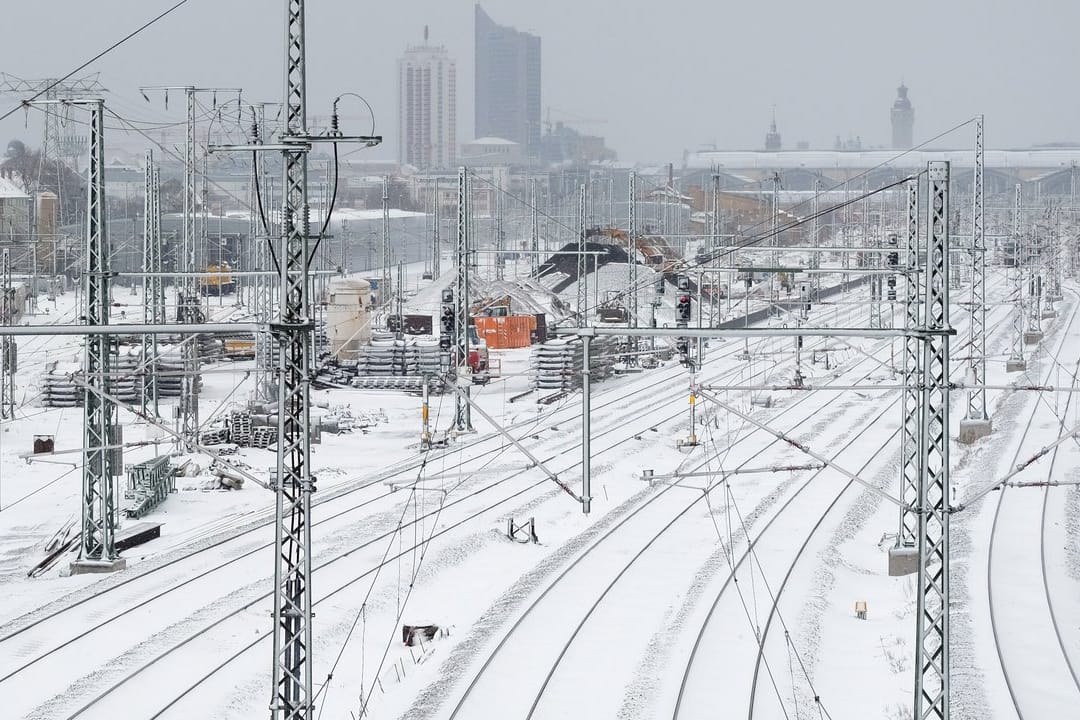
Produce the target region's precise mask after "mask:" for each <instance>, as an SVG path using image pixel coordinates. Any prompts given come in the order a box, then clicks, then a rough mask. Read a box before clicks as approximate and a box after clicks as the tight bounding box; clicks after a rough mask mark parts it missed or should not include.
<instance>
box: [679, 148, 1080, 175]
mask: <svg viewBox="0 0 1080 720" xmlns="http://www.w3.org/2000/svg"><path fill="white" fill-rule="evenodd" d="M974 155H975V151H974V150H973V149H970V148H969V149H964V150H911V151H908V152H904V151H903V150H858V151H843V150H792V151H785V150H780V151H775V152H759V151H756V150H704V151H701V152H695V153H690V154H689V155H688V156H687V158H686V164H687V167H690V168H710V167H713V166H716V165H718V166H720V167H721V168H723V169H724V170H725V171H729V170H730V169H732V168H735V169H751V168H752V169H766V170H772V169H776V170H782V169H785V168H797V167H805V168H818V169H827V168H852V169H867V168H874V167H878V166H879V165H889V166H892V167H900V168H916V167H919V168H921V167H925V166H926V163H928V162H930V161H931V160H948V161H950V162H951V163H952V164H953V165H954V166H959V167H972V166H973V165H974V161H975V158H974ZM983 164H984V166H985V167H987V168H1062V167H1070V166H1071V165H1073V164H1080V148H1051V149H1030V150H986V151H985V153H984V155H983Z"/></svg>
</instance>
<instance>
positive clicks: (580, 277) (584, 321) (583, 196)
mask: <svg viewBox="0 0 1080 720" xmlns="http://www.w3.org/2000/svg"><path fill="white" fill-rule="evenodd" d="M588 198H589V192H588V185H582V186H581V189H580V191H579V194H578V256H577V307H576V308H574V311H575V312H576V313H577V321H578V323H577V324H578V327H585V326H586V325H588V315H589V280H588V277H589V275H588V273H589V265H588V257H586V255H585V251H586V250H587V249H588V244H587V242H586V236H587V234H588V227H587V223H588V215H587V213H588Z"/></svg>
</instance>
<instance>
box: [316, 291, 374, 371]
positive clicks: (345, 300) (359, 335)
mask: <svg viewBox="0 0 1080 720" xmlns="http://www.w3.org/2000/svg"><path fill="white" fill-rule="evenodd" d="M326 337H327V339H328V340H329V341H330V352H332V353H333V354H334V356H335V357H336V358H338V359H339V360H355V359H356V358H357V353H358V351H359V350H360V346H361V345H366V344H367V342H368V340H370V339H371V284H370V283H368V281H367V280H358V279H356V280H354V279H352V278H339V279H336V280H334V281H332V282H331V283H330V292H329V297H328V298H327V303H326Z"/></svg>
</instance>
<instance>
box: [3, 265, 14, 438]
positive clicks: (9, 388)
mask: <svg viewBox="0 0 1080 720" xmlns="http://www.w3.org/2000/svg"><path fill="white" fill-rule="evenodd" d="M0 293H2V295H0V324H3V325H14V324H15V310H16V308H15V286H14V285H13V284H12V282H11V254H10V253H9V252H8V249H7V248H4V251H3V253H2V254H0ZM17 347H18V346H17V345H16V344H15V340H14V339H13V338H11V337H10V336H7V335H5V336H4V337H3V339H2V340H0V418H3V419H5V420H10V419H12V418H14V417H15V370H16V366H17V360H16V353H17V352H18V351H17V349H16V348H17Z"/></svg>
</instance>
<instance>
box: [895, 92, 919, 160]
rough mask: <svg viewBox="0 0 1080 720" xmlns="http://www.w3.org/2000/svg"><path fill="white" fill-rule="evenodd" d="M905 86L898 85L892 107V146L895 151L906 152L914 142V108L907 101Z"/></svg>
mask: <svg viewBox="0 0 1080 720" xmlns="http://www.w3.org/2000/svg"><path fill="white" fill-rule="evenodd" d="M907 91H908V89H907V86H906V85H904V83H900V87H898V88H896V100H895V101H893V105H892V146H893V147H894V148H895V149H897V150H907V149H908V148H910V147H911V146H912V145H914V141H913V140H912V138H913V137H914V127H915V108H913V107H911V101H910V100H908V96H907Z"/></svg>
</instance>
